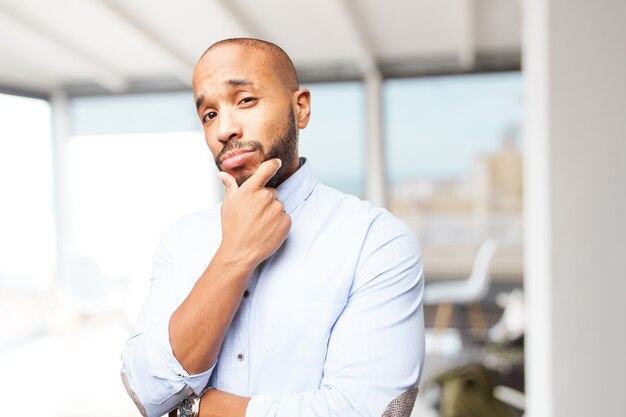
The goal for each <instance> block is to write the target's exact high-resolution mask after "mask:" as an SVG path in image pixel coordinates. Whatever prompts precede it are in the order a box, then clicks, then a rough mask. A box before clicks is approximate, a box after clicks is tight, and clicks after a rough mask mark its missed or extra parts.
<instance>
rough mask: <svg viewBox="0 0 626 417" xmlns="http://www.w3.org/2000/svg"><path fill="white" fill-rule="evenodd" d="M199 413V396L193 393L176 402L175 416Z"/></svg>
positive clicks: (181, 416) (188, 415)
mask: <svg viewBox="0 0 626 417" xmlns="http://www.w3.org/2000/svg"><path fill="white" fill-rule="evenodd" d="M199 414H200V397H198V396H197V395H196V394H195V393H194V394H191V395H190V396H189V397H187V398H185V399H184V400H182V401H181V402H180V403H179V404H178V408H177V409H176V417H198V415H199Z"/></svg>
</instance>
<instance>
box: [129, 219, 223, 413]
mask: <svg viewBox="0 0 626 417" xmlns="http://www.w3.org/2000/svg"><path fill="white" fill-rule="evenodd" d="M177 239H178V235H177V232H176V229H175V228H171V229H170V230H168V231H167V232H166V233H164V234H163V236H162V237H161V242H160V244H159V247H158V249H157V252H156V254H155V256H154V259H153V264H152V274H151V284H150V293H149V295H148V298H147V300H146V302H145V304H144V306H143V308H142V310H141V313H140V314H139V318H138V319H137V322H136V324H135V326H134V328H133V332H132V334H131V336H130V337H129V339H128V340H127V341H126V344H125V346H124V348H123V350H122V370H121V373H122V381H123V383H124V386H125V388H126V390H127V392H128V394H129V395H130V397H131V398H132V400H133V401H134V402H135V405H137V408H138V409H139V411H140V412H141V414H142V415H144V416H149V417H153V416H162V415H163V414H166V413H167V412H169V411H170V410H172V409H173V408H174V407H176V405H177V404H178V403H179V402H180V401H181V400H182V399H183V398H185V397H186V396H188V395H190V394H191V392H195V393H196V394H200V393H201V392H202V390H203V389H204V387H205V386H206V384H207V382H208V380H209V378H210V376H211V373H212V371H213V368H214V367H215V365H213V367H211V368H210V369H208V370H207V371H205V372H203V373H201V374H197V375H190V374H189V373H187V371H185V369H183V367H182V366H181V364H180V363H179V362H178V360H177V359H176V357H175V356H174V353H173V351H172V346H171V344H170V339H169V328H168V326H169V319H170V317H171V315H172V313H173V312H174V310H175V309H176V308H177V307H178V306H179V305H180V303H181V302H182V300H183V299H184V297H185V296H186V294H184V291H185V290H186V289H185V288H184V286H182V287H183V289H182V290H181V285H180V283H178V285H176V281H175V278H176V277H175V276H174V275H175V273H174V269H173V264H174V258H175V256H176V254H175V252H174V250H173V248H176V244H177Z"/></svg>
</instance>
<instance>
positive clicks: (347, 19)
mask: <svg viewBox="0 0 626 417" xmlns="http://www.w3.org/2000/svg"><path fill="white" fill-rule="evenodd" d="M329 4H334V5H335V6H336V7H335V13H336V14H337V15H339V16H340V18H341V20H342V21H343V22H344V24H345V26H346V27H347V28H348V33H350V34H351V38H352V39H351V41H352V44H353V46H354V50H355V51H356V53H357V62H356V64H357V66H358V68H359V70H360V71H361V73H362V74H363V76H364V77H381V73H380V69H379V68H378V64H377V63H376V58H375V57H374V53H373V52H372V48H371V47H370V45H369V43H368V40H367V35H366V32H365V30H364V29H363V27H362V26H361V25H360V24H359V22H358V21H357V19H356V17H355V16H354V12H353V11H352V10H351V9H350V7H349V5H348V3H347V2H346V0H338V1H331V2H329Z"/></svg>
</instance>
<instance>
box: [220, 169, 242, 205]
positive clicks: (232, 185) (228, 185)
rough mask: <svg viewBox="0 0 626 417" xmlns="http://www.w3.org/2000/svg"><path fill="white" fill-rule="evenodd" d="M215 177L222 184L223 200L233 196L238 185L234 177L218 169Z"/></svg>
mask: <svg viewBox="0 0 626 417" xmlns="http://www.w3.org/2000/svg"><path fill="white" fill-rule="evenodd" d="M217 178H219V179H220V181H222V184H224V200H230V199H231V198H233V196H234V195H235V193H236V192H237V190H238V189H239V186H238V185H237V181H236V180H235V178H234V177H233V176H232V175H230V174H229V173H228V172H224V171H220V172H218V173H217Z"/></svg>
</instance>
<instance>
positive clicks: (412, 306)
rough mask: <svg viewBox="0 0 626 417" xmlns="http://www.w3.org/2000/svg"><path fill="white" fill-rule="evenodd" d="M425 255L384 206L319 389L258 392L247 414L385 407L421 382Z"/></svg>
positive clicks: (369, 411)
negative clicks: (269, 394) (291, 392)
mask: <svg viewBox="0 0 626 417" xmlns="http://www.w3.org/2000/svg"><path fill="white" fill-rule="evenodd" d="M423 290H424V283H423V268H422V259H421V255H420V251H419V245H418V243H417V240H416V238H415V237H414V235H413V233H412V232H411V231H410V229H408V227H406V226H405V225H404V224H403V223H401V222H400V221H399V220H397V219H395V218H394V217H392V216H391V215H388V214H386V215H385V214H383V215H381V216H380V217H379V218H378V219H376V220H375V221H374V223H373V224H372V225H371V227H370V230H369V232H368V234H367V237H366V239H365V242H364V246H363V248H362V251H361V254H360V258H359V262H358V264H357V266H356V271H355V278H354V282H353V285H352V288H351V289H350V293H349V297H348V302H347V304H346V306H345V308H344V310H343V312H342V313H341V315H340V316H339V318H338V319H337V321H336V323H335V325H334V327H333V329H332V332H331V336H330V340H329V343H328V351H327V356H326V360H325V363H324V376H323V379H322V382H321V385H320V388H319V389H317V390H312V391H307V392H302V393H297V394H291V395H285V396H268V395H255V396H252V398H251V400H250V402H249V404H248V408H247V411H246V417H330V416H354V417H356V416H359V417H378V416H380V415H382V413H383V411H384V409H385V408H386V406H387V404H388V403H389V401H391V400H392V399H393V398H395V397H396V396H397V395H399V394H401V393H402V392H404V391H406V390H408V389H410V388H412V387H414V386H417V384H418V383H419V379H420V375H421V371H422V366H423V359H424V317H423V307H422V295H423Z"/></svg>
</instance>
